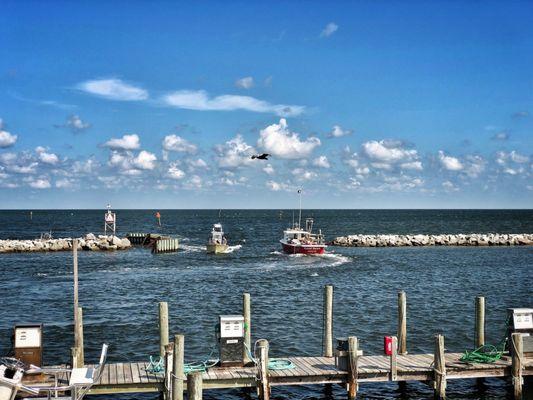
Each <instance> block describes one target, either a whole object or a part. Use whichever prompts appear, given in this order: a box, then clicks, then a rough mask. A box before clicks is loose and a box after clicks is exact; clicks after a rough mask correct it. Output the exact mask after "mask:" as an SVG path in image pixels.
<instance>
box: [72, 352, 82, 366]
mask: <svg viewBox="0 0 533 400" xmlns="http://www.w3.org/2000/svg"><path fill="white" fill-rule="evenodd" d="M70 354H71V356H72V368H82V366H81V365H80V362H79V349H78V348H77V347H71V348H70Z"/></svg>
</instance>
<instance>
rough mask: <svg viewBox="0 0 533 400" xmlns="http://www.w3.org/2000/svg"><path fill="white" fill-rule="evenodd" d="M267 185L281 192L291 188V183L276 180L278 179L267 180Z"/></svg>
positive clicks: (274, 190)
mask: <svg viewBox="0 0 533 400" xmlns="http://www.w3.org/2000/svg"><path fill="white" fill-rule="evenodd" d="M266 186H267V188H269V189H270V190H272V191H273V192H279V191H280V190H288V189H289V185H287V184H286V183H282V182H276V181H267V182H266Z"/></svg>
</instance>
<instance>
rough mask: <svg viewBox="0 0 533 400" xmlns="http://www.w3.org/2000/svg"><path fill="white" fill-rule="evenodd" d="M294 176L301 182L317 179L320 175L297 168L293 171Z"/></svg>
mask: <svg viewBox="0 0 533 400" xmlns="http://www.w3.org/2000/svg"><path fill="white" fill-rule="evenodd" d="M292 174H293V175H294V176H295V177H296V178H297V179H299V180H306V181H309V180H312V179H315V178H316V177H317V176H318V175H317V173H316V172H313V171H307V170H305V169H303V168H295V169H293V170H292Z"/></svg>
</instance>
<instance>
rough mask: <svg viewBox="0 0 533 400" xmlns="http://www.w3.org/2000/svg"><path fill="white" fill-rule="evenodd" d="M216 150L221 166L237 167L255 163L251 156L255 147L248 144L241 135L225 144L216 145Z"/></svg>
mask: <svg viewBox="0 0 533 400" xmlns="http://www.w3.org/2000/svg"><path fill="white" fill-rule="evenodd" d="M215 152H216V153H217V162H218V166H219V167H220V168H228V169H235V168H239V167H242V166H247V165H251V164H252V163H253V160H252V159H251V158H250V156H251V155H252V154H253V153H254V148H253V147H252V146H250V145H248V144H247V143H246V142H245V141H244V139H243V138H242V136H241V135H237V136H235V137H234V138H233V139H231V140H228V141H227V142H226V143H224V144H219V145H216V146H215Z"/></svg>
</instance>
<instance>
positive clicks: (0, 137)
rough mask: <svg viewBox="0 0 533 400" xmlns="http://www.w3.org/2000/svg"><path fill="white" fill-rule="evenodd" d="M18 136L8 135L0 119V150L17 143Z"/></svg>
mask: <svg viewBox="0 0 533 400" xmlns="http://www.w3.org/2000/svg"><path fill="white" fill-rule="evenodd" d="M17 138H18V136H17V135H13V134H11V133H9V132H8V131H5V130H4V124H3V121H2V119H1V118H0V148H1V149H5V148H7V147H11V146H13V145H14V144H15V143H16V141H17Z"/></svg>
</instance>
